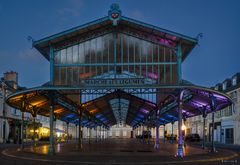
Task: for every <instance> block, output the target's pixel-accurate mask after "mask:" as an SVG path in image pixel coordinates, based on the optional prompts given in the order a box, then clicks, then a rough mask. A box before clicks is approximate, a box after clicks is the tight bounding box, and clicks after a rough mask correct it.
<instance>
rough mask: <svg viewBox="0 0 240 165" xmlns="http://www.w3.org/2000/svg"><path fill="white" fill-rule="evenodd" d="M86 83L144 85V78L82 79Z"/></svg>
mask: <svg viewBox="0 0 240 165" xmlns="http://www.w3.org/2000/svg"><path fill="white" fill-rule="evenodd" d="M81 82H82V83H83V84H86V85H142V84H144V83H145V81H144V79H143V78H128V79H126V78H118V79H85V80H82V81H81Z"/></svg>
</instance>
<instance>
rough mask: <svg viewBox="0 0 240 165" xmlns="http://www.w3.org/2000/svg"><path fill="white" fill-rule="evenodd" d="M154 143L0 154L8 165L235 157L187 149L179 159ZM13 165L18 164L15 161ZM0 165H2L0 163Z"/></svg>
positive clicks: (31, 149)
mask: <svg viewBox="0 0 240 165" xmlns="http://www.w3.org/2000/svg"><path fill="white" fill-rule="evenodd" d="M153 146H154V144H153V143H150V144H146V143H142V142H140V141H138V140H136V139H108V140H105V141H101V142H95V141H92V142H91V144H88V143H87V141H85V142H84V144H83V149H82V150H79V149H78V147H77V144H76V143H61V144H57V145H56V146H55V150H56V155H54V156H48V155H47V152H48V145H41V146H38V147H28V148H25V149H24V151H19V150H16V149H7V150H4V151H3V154H4V156H5V157H6V158H11V159H12V162H11V161H9V160H8V161H9V162H10V163H8V165H10V164H11V163H12V164H13V163H16V159H18V160H21V161H22V162H24V165H28V164H29V163H30V162H31V163H33V162H35V163H34V165H37V164H98V165H99V164H114V165H116V164H138V165H139V164H144V165H145V164H160V163H161V164H193V163H194V164H208V163H211V164H214V163H215V164H218V163H221V162H223V161H224V160H227V159H233V158H234V157H236V156H238V155H237V154H236V153H234V152H232V151H228V150H223V149H220V150H219V151H218V152H217V153H209V152H208V149H205V150H202V149H201V148H200V147H196V146H187V147H186V148H184V152H185V157H184V158H183V159H181V158H176V157H174V155H175V153H176V149H177V144H176V143H174V144H171V143H169V142H166V143H165V144H164V143H163V142H161V143H160V149H159V150H155V149H154V148H153ZM17 163H20V161H19V162H17ZM1 165H2V164H1Z"/></svg>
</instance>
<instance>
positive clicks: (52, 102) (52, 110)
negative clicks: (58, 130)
mask: <svg viewBox="0 0 240 165" xmlns="http://www.w3.org/2000/svg"><path fill="white" fill-rule="evenodd" d="M51 97H54V95H52V96H51ZM49 110H50V139H49V140H50V144H49V148H48V155H54V154H55V149H54V135H53V131H54V130H53V122H54V98H51V105H50V107H49Z"/></svg>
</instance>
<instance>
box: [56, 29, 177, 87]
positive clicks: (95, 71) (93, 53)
mask: <svg viewBox="0 0 240 165" xmlns="http://www.w3.org/2000/svg"><path fill="white" fill-rule="evenodd" d="M176 56H177V55H176V50H175V49H173V48H170V47H167V46H163V45H161V44H158V43H155V42H150V41H146V40H143V39H140V38H137V37H134V36H132V35H127V34H124V33H116V32H112V33H108V34H104V35H102V36H98V37H96V38H94V39H90V40H86V41H83V42H81V43H77V44H75V45H72V46H69V47H66V48H64V49H59V50H56V51H54V85H69V86H78V85H81V84H83V83H85V80H89V79H118V78H127V79H136V78H139V79H140V78H141V79H144V82H145V83H146V82H147V83H148V84H176V83H177V80H178V79H177V57H176ZM109 75H111V76H109ZM145 83H144V84H145Z"/></svg>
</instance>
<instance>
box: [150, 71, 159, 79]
mask: <svg viewBox="0 0 240 165" xmlns="http://www.w3.org/2000/svg"><path fill="white" fill-rule="evenodd" d="M147 77H149V78H151V79H157V78H158V76H157V74H155V73H151V72H148V73H147Z"/></svg>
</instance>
